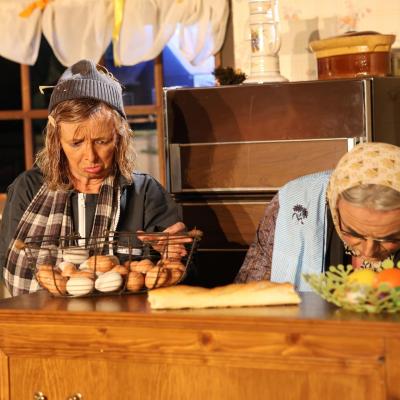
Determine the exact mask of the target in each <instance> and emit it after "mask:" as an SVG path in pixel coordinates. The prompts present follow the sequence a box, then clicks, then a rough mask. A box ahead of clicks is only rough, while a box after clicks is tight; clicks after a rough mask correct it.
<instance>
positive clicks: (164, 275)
mask: <svg viewBox="0 0 400 400" xmlns="http://www.w3.org/2000/svg"><path fill="white" fill-rule="evenodd" d="M168 279H169V270H168V269H166V268H161V267H153V268H152V269H151V270H150V271H149V272H147V273H146V277H145V279H144V284H145V285H146V287H147V288H148V289H153V288H156V287H160V286H164V285H165V284H166V283H167V282H168Z"/></svg>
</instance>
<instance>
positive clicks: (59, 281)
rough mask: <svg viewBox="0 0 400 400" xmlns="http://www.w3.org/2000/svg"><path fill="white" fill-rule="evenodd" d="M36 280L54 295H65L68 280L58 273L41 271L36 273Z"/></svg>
mask: <svg viewBox="0 0 400 400" xmlns="http://www.w3.org/2000/svg"><path fill="white" fill-rule="evenodd" d="M36 278H37V280H38V282H39V284H40V285H41V286H43V287H44V288H45V289H47V290H48V291H49V292H50V293H52V294H54V295H58V296H59V295H64V294H66V293H67V287H66V286H67V281H68V279H67V278H65V277H63V276H62V275H61V274H60V273H59V272H55V271H54V272H53V271H48V270H46V269H41V270H39V271H38V272H37V273H36Z"/></svg>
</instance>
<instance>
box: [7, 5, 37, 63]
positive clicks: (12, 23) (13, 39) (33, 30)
mask: <svg viewBox="0 0 400 400" xmlns="http://www.w3.org/2000/svg"><path fill="white" fill-rule="evenodd" d="M31 2H32V0H13V1H10V0H0V21H1V24H0V35H1V40H0V55H1V56H2V57H5V58H7V59H9V60H11V61H15V62H17V63H20V64H28V65H33V64H34V63H35V61H36V59H37V56H38V53H39V46H40V35H41V18H42V13H41V11H40V10H38V9H36V10H34V11H33V12H32V14H31V15H30V16H29V18H21V17H20V16H19V13H20V12H21V11H22V10H24V9H25V8H26V7H27V5H28V4H30V3H31Z"/></svg>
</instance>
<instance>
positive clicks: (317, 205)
mask: <svg viewBox="0 0 400 400" xmlns="http://www.w3.org/2000/svg"><path fill="white" fill-rule="evenodd" d="M331 173H332V171H324V172H319V173H315V174H312V175H306V176H302V177H300V178H298V179H295V180H293V181H291V182H289V183H287V184H286V185H285V186H284V187H283V188H282V189H281V190H280V191H279V194H278V195H279V212H278V217H277V221H276V227H275V238H274V247H273V253H272V270H271V281H273V282H291V283H293V284H294V285H295V287H296V289H297V290H300V291H310V290H311V288H310V286H309V285H308V284H307V283H306V282H305V281H304V279H303V277H302V274H304V273H320V272H322V271H323V264H324V260H325V251H326V249H325V246H326V228H327V222H326V207H327V206H326V188H327V186H328V182H329V177H330V175H331Z"/></svg>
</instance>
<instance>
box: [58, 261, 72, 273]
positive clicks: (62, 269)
mask: <svg viewBox="0 0 400 400" xmlns="http://www.w3.org/2000/svg"><path fill="white" fill-rule="evenodd" d="M57 267H58V268H60V270H61V272H63V271H64V268H65V267H67V268H71V267H73V268H75V264H73V263H71V262H69V261H61V262H60V263H59V264H57Z"/></svg>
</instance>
